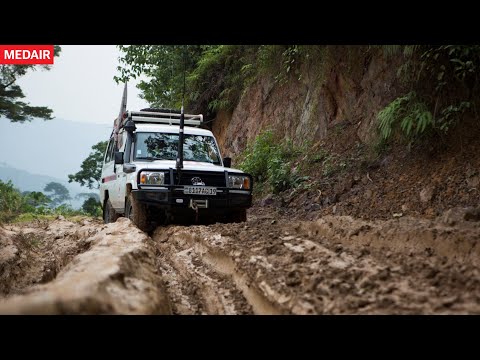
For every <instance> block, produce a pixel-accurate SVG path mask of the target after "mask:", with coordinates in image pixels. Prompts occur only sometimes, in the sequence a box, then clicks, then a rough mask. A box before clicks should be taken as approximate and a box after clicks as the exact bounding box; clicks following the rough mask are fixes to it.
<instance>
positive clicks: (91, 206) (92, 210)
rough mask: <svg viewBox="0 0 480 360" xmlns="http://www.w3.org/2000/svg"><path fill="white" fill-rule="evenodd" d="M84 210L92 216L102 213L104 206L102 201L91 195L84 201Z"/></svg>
mask: <svg viewBox="0 0 480 360" xmlns="http://www.w3.org/2000/svg"><path fill="white" fill-rule="evenodd" d="M82 210H83V211H85V212H86V213H87V214H90V215H92V216H101V215H102V207H101V204H100V201H98V200H96V199H95V198H93V197H90V198H88V199H87V200H85V201H84V203H83V205H82Z"/></svg>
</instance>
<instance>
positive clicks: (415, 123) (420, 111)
mask: <svg viewBox="0 0 480 360" xmlns="http://www.w3.org/2000/svg"><path fill="white" fill-rule="evenodd" d="M377 119H378V121H379V125H378V128H379V130H380V133H381V135H382V138H383V139H384V140H387V139H389V138H390V136H391V135H392V133H393V129H394V127H395V126H396V124H397V123H398V122H400V129H401V130H402V132H403V134H404V135H405V136H406V137H407V138H412V137H416V136H420V135H422V134H423V133H425V132H427V131H429V130H431V129H433V128H434V119H433V115H432V113H431V112H430V111H429V110H428V107H427V105H426V104H425V103H424V102H422V101H420V100H419V99H418V97H417V95H416V93H415V92H414V91H412V92H410V93H408V94H407V95H405V96H401V97H398V98H397V99H395V100H393V101H392V102H391V103H390V104H388V105H387V106H386V107H385V108H384V109H383V110H382V111H380V112H379V113H378V116H377Z"/></svg>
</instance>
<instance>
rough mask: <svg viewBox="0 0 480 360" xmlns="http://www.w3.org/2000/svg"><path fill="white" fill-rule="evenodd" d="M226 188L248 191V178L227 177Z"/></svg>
mask: <svg viewBox="0 0 480 360" xmlns="http://www.w3.org/2000/svg"><path fill="white" fill-rule="evenodd" d="M228 187H229V188H234V189H243V190H250V178H249V177H248V176H237V175H228Z"/></svg>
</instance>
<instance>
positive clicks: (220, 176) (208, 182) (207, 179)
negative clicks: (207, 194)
mask: <svg viewBox="0 0 480 360" xmlns="http://www.w3.org/2000/svg"><path fill="white" fill-rule="evenodd" d="M196 177H197V178H200V179H201V180H202V182H204V183H205V186H215V187H225V186H226V184H225V173H223V172H206V171H182V172H181V178H180V183H178V177H177V172H176V171H174V179H175V185H177V184H179V185H193V184H192V179H193V178H196Z"/></svg>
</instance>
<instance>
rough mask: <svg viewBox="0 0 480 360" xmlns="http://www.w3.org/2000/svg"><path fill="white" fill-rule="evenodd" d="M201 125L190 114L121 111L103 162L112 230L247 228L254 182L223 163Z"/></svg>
mask: <svg viewBox="0 0 480 360" xmlns="http://www.w3.org/2000/svg"><path fill="white" fill-rule="evenodd" d="M202 123H203V116H202V115H187V114H183V108H182V112H178V111H173V110H169V109H143V110H141V111H124V112H123V113H122V111H121V113H120V115H119V118H117V119H116V120H115V125H114V131H113V132H112V136H111V139H110V141H109V143H108V147H107V150H106V152H105V156H104V161H103V168H102V175H101V183H100V200H101V202H102V205H103V219H104V222H105V223H109V222H114V221H116V219H117V218H118V217H119V216H125V217H128V218H130V219H131V220H132V221H133V222H134V223H135V224H136V225H137V226H138V227H139V228H140V229H142V230H145V231H146V230H148V229H150V228H151V227H153V226H154V225H160V224H164V223H168V222H170V221H172V220H174V221H176V220H178V221H180V222H187V223H192V222H197V221H199V219H203V220H206V221H207V222H215V221H221V222H243V221H246V210H247V208H249V207H250V206H251V204H252V188H253V182H252V177H251V176H250V175H249V174H246V173H244V172H242V171H240V170H237V169H233V168H231V167H230V166H231V159H230V158H223V159H222V157H221V154H220V150H219V148H218V144H217V141H216V139H215V137H214V136H213V134H212V132H211V131H209V130H207V129H204V128H201V126H202ZM184 125H190V126H184ZM181 138H183V142H181V141H180V139H181ZM182 150H183V151H182ZM203 220H202V221H203Z"/></svg>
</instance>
